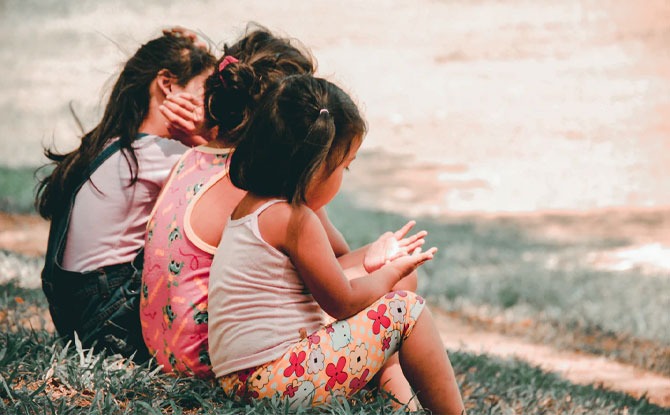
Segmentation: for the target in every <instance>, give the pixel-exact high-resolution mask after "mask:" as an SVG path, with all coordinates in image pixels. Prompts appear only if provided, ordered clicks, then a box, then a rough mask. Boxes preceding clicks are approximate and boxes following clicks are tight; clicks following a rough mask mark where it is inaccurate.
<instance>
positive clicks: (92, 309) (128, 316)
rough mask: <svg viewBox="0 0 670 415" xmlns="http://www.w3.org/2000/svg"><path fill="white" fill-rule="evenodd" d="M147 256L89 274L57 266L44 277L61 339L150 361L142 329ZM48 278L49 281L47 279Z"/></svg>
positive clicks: (139, 361) (139, 255)
mask: <svg viewBox="0 0 670 415" xmlns="http://www.w3.org/2000/svg"><path fill="white" fill-rule="evenodd" d="M142 262H143V252H142V251H140V253H139V254H138V256H137V257H136V258H135V260H133V262H129V263H125V264H118V265H112V266H109V267H103V268H100V269H97V270H95V271H89V272H83V273H80V272H73V271H67V270H64V269H62V268H61V267H60V266H58V265H56V266H54V267H52V269H51V272H50V273H47V272H43V273H42V289H43V291H44V293H45V295H46V297H47V300H48V301H49V312H50V313H51V318H52V320H53V322H54V325H55V327H56V330H57V331H58V334H59V335H60V336H62V337H63V339H64V340H65V341H68V340H71V341H73V340H74V333H75V332H76V333H77V335H78V337H79V339H80V340H81V342H82V345H83V347H84V348H90V347H94V348H95V349H96V350H102V349H105V350H106V351H107V352H108V353H112V354H115V353H118V354H121V355H123V356H125V357H130V356H132V355H133V354H134V361H135V362H138V363H141V362H144V361H146V360H148V359H149V357H150V356H149V352H148V350H147V348H146V346H145V345H144V339H143V337H142V327H141V325H140V315H139V305H140V288H141V283H142V281H141V280H142ZM47 274H48V275H47Z"/></svg>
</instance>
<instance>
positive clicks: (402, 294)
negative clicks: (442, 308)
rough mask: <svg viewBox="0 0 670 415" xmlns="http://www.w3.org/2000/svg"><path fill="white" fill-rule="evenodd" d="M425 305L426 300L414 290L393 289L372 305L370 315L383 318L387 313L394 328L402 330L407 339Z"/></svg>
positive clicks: (402, 334) (401, 332) (403, 336)
mask: <svg viewBox="0 0 670 415" xmlns="http://www.w3.org/2000/svg"><path fill="white" fill-rule="evenodd" d="M425 305H426V300H424V299H423V297H421V296H420V295H418V294H416V293H414V292H412V291H403V290H398V291H391V292H389V293H388V294H386V295H385V296H384V297H382V298H380V299H379V300H378V301H377V303H376V304H374V305H373V306H372V310H370V311H369V312H368V317H370V318H373V317H377V318H379V319H383V316H384V315H386V316H387V318H388V319H389V323H390V324H391V325H392V326H393V328H392V330H397V331H398V332H400V334H401V336H402V338H403V339H405V338H407V336H408V335H409V333H410V332H411V331H412V329H413V328H414V324H415V323H416V321H417V319H418V318H419V315H421V312H422V311H423V309H424V307H425Z"/></svg>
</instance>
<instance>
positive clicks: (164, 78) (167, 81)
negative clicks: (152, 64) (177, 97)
mask: <svg viewBox="0 0 670 415" xmlns="http://www.w3.org/2000/svg"><path fill="white" fill-rule="evenodd" d="M175 80H176V78H175V76H174V75H172V72H170V71H168V70H167V69H161V70H160V71H158V75H156V84H157V85H158V88H160V90H161V92H163V95H165V96H168V95H170V94H171V93H172V84H173V82H174V81H175Z"/></svg>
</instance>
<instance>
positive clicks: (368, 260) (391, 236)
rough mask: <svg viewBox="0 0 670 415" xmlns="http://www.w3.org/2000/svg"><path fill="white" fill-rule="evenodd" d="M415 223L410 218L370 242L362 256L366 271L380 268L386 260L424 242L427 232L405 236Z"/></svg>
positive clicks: (407, 252)
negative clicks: (396, 228) (393, 230)
mask: <svg viewBox="0 0 670 415" xmlns="http://www.w3.org/2000/svg"><path fill="white" fill-rule="evenodd" d="M414 225H416V222H415V221H413V220H411V221H409V222H407V223H406V224H405V225H404V226H403V227H401V228H400V229H398V230H397V231H395V232H386V233H384V234H383V235H381V236H380V237H379V238H378V239H377V240H376V241H375V242H373V243H372V244H370V246H369V247H368V250H367V251H366V252H365V257H364V258H363V267H364V268H365V271H367V272H368V273H370V272H373V271H375V270H377V269H379V268H381V267H382V266H383V265H384V264H385V263H387V262H388V261H392V260H394V259H396V258H398V257H400V256H404V255H407V254H409V253H410V252H414V251H415V250H416V249H417V248H419V247H421V246H422V245H423V244H424V243H425V239H424V238H425V237H426V235H428V232H426V231H421V232H417V233H415V234H414V235H411V236H409V237H405V236H406V235H407V233H409V231H410V230H411V229H412V228H413V227H414Z"/></svg>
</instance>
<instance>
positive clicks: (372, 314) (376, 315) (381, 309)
mask: <svg viewBox="0 0 670 415" xmlns="http://www.w3.org/2000/svg"><path fill="white" fill-rule="evenodd" d="M386 309H387V307H386V304H379V305H378V306H377V310H376V311H375V310H368V312H367V316H368V318H369V319H370V320H373V321H374V323H372V332H373V333H374V334H379V332H380V330H381V327H382V326H383V327H384V328H388V327H389V326H390V325H391V319H389V318H388V317H386V316H385V315H384V313H386Z"/></svg>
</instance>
